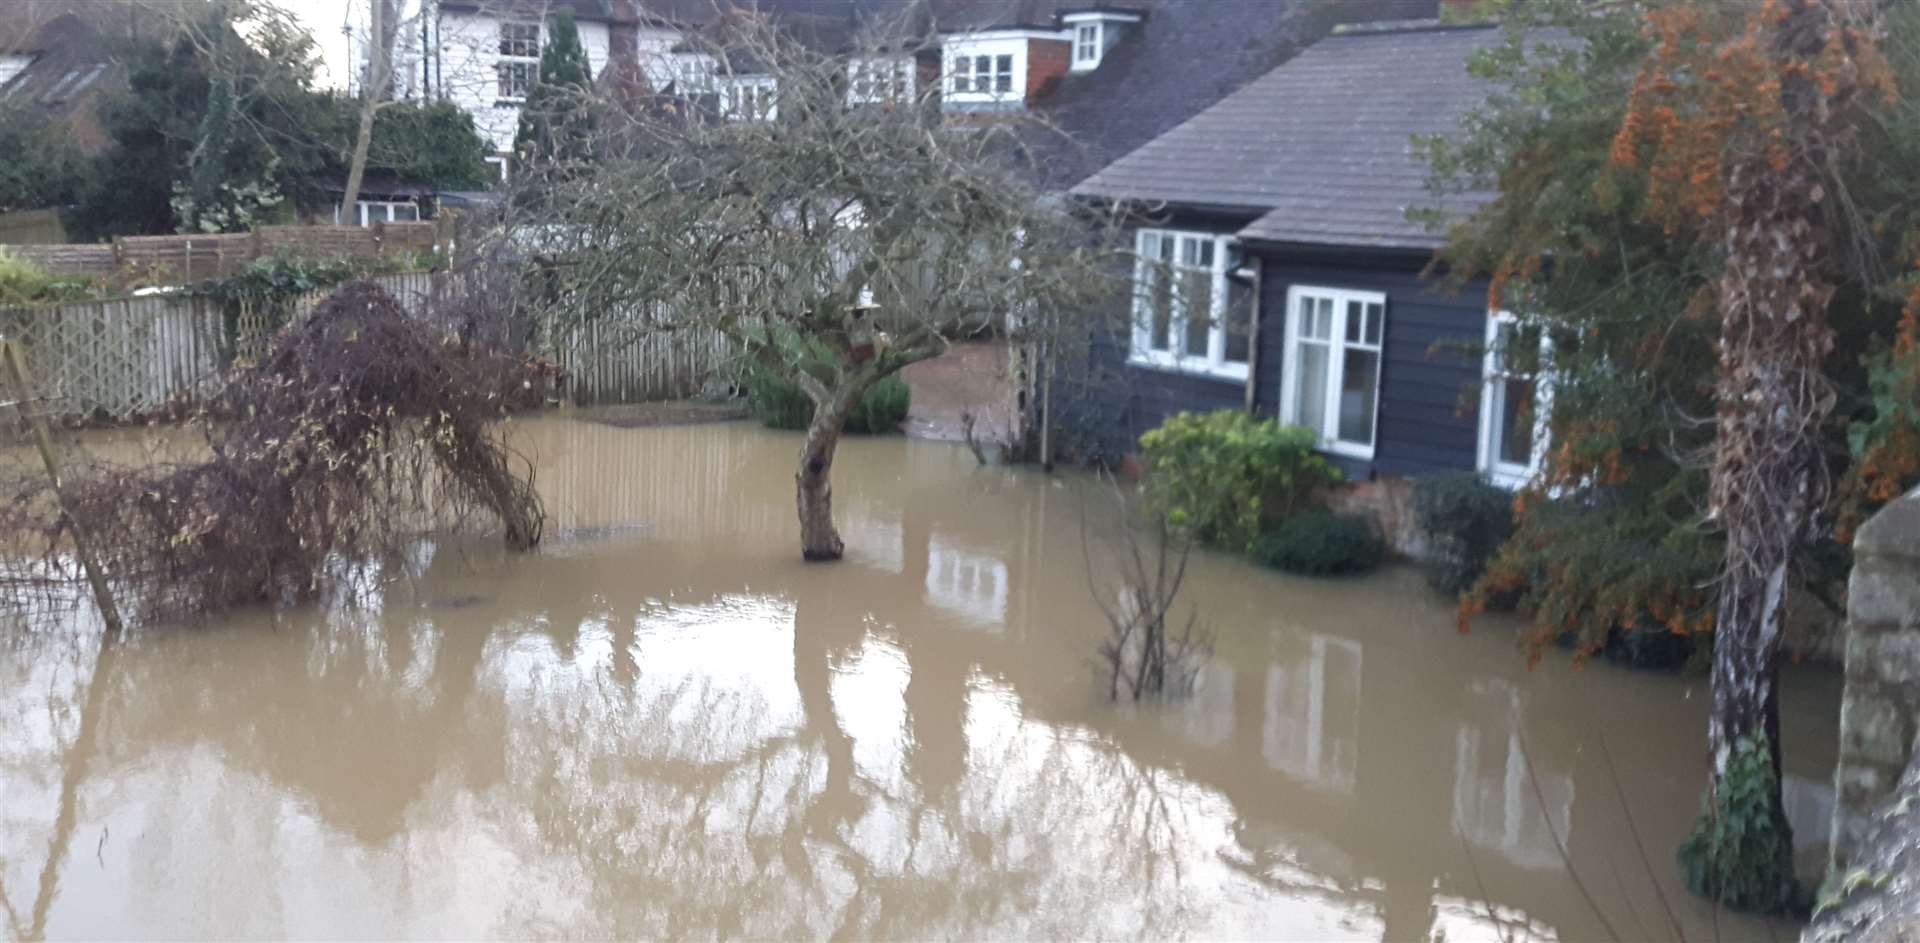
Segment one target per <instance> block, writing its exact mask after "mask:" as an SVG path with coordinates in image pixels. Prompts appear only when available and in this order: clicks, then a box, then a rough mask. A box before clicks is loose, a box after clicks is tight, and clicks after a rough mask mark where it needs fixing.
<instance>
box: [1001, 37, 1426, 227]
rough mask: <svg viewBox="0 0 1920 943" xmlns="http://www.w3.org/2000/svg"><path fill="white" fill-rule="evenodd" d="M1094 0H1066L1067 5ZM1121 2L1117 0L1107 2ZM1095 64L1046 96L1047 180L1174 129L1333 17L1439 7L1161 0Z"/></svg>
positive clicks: (1042, 143)
mask: <svg viewBox="0 0 1920 943" xmlns="http://www.w3.org/2000/svg"><path fill="white" fill-rule="evenodd" d="M1089 6H1090V4H1089V3H1087V2H1086V0H1070V2H1062V3H1060V4H1059V7H1060V9H1059V11H1058V12H1061V13H1068V12H1072V11H1073V10H1075V9H1087V8H1089ZM1101 6H1103V7H1106V8H1115V7H1117V4H1115V3H1114V2H1113V0H1108V2H1106V3H1104V4H1101ZM1132 6H1133V7H1134V8H1136V9H1140V10H1143V11H1144V12H1145V13H1146V14H1147V16H1146V19H1145V20H1144V21H1143V22H1141V23H1140V24H1138V25H1135V26H1131V27H1128V28H1126V29H1125V31H1124V32H1123V33H1122V38H1121V40H1120V41H1119V42H1118V43H1116V44H1114V46H1113V47H1112V48H1110V49H1108V50H1107V52H1106V54H1105V55H1104V56H1102V57H1101V60H1100V66H1099V68H1097V69H1094V70H1092V71H1088V72H1069V73H1068V74H1067V75H1066V76H1065V77H1064V78H1062V79H1061V80H1060V81H1059V83H1058V84H1057V85H1055V86H1054V87H1053V89H1052V90H1050V91H1049V92H1047V93H1046V95H1045V96H1043V97H1042V99H1041V100H1040V101H1039V102H1038V103H1036V105H1035V111H1036V112H1038V113H1039V114H1041V115H1043V116H1044V117H1045V119H1046V121H1047V123H1049V124H1050V125H1052V126H1053V128H1054V129H1055V130H1056V131H1057V133H1053V134H1044V133H1043V134H1041V135H1038V136H1037V140H1035V141H1034V143H1033V144H1032V145H1030V146H1031V147H1032V148H1033V149H1034V150H1035V152H1036V155H1037V156H1038V157H1039V163H1040V165H1041V166H1040V168H1039V169H1040V178H1041V183H1042V184H1043V185H1044V186H1045V187H1046V188H1047V189H1049V190H1065V189H1067V188H1068V187H1070V186H1072V185H1073V184H1076V183H1078V182H1080V181H1081V180H1084V179H1086V177H1087V176H1088V175H1090V174H1092V173H1093V172H1094V171H1096V170H1099V169H1100V168H1102V167H1105V166H1106V165H1108V164H1110V163H1112V162H1113V161H1115V160H1118V159H1119V158H1121V157H1123V156H1125V155H1127V154H1128V153H1131V152H1132V151H1133V150H1135V149H1136V148H1139V147H1140V146H1142V145H1144V144H1146V143H1147V142H1148V141H1151V140H1153V139H1154V138H1156V137H1159V136H1160V135H1162V134H1165V133H1166V132H1167V131H1169V130H1172V129H1173V128H1174V126H1176V125H1178V124H1180V123H1181V122H1182V121H1185V120H1187V119H1188V118H1191V117H1193V116H1194V115H1196V114H1198V113H1199V112H1200V111H1202V110H1204V109H1205V108H1207V106H1209V105H1212V104H1213V103H1215V102H1217V101H1219V100H1221V99H1222V98H1225V97H1226V96H1228V95H1230V94H1232V93H1234V92H1236V91H1239V90H1240V89H1241V88H1242V87H1244V86H1246V85H1247V83H1249V82H1252V81H1253V80H1254V79H1257V78H1259V77H1260V76H1262V75H1265V74H1266V73H1268V72H1270V71H1272V70H1273V68H1274V67H1275V66H1278V65H1279V64H1281V63H1282V62H1285V61H1287V60H1288V59H1289V58H1291V57H1292V56H1294V55H1295V54H1296V53H1298V52H1299V51H1300V49H1301V47H1302V46H1304V45H1305V44H1306V43H1307V42H1308V41H1310V40H1311V39H1312V38H1313V37H1314V36H1316V35H1318V34H1319V33H1320V32H1323V31H1324V30H1325V29H1326V26H1325V24H1326V23H1327V22H1328V21H1336V22H1355V21H1360V20H1370V19H1378V18H1382V17H1393V18H1398V17H1404V16H1409V15H1432V14H1433V13H1434V12H1436V11H1437V10H1438V6H1437V4H1435V3H1434V0H1342V2H1337V3H1330V2H1327V0H1317V2H1315V3H1311V4H1310V3H1303V2H1300V0H1206V2H1195V0H1159V2H1157V3H1143V2H1140V0H1135V2H1134V3H1133V4H1132Z"/></svg>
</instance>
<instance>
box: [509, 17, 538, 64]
mask: <svg viewBox="0 0 1920 943" xmlns="http://www.w3.org/2000/svg"><path fill="white" fill-rule="evenodd" d="M500 55H502V56H505V57H510V58H514V59H538V58H540V24H538V23H502V24H500Z"/></svg>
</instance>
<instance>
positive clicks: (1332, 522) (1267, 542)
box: [1253, 511, 1387, 576]
mask: <svg viewBox="0 0 1920 943" xmlns="http://www.w3.org/2000/svg"><path fill="white" fill-rule="evenodd" d="M1386 556H1387V544H1386V541H1384V540H1382V539H1380V535H1379V534H1377V533H1375V532H1374V530H1373V524H1372V523H1371V522H1369V521H1368V520H1367V519H1366V518H1364V517H1360V516H1358V515H1355V514H1334V513H1330V512H1327V511H1315V512H1312V513H1308V514H1301V515H1299V516H1297V517H1293V518H1290V519H1288V520H1287V521H1285V522H1283V523H1282V524H1281V525H1280V528H1279V529H1278V530H1275V531H1274V532H1273V533H1270V534H1267V535H1265V536H1263V537H1261V538H1260V539H1259V540H1257V541H1255V542H1254V545H1253V558H1254V559H1256V560H1258V561H1260V562H1261V563H1264V564H1266V565H1267V566H1270V567H1274V568H1276V569H1281V570H1285V571H1287V572H1289V573H1300V574H1304V575H1306V576H1333V575H1337V574H1342V573H1364V572H1366V571H1368V570H1371V569H1373V568H1374V567H1377V566H1379V565H1380V561H1382V560H1384V559H1386Z"/></svg>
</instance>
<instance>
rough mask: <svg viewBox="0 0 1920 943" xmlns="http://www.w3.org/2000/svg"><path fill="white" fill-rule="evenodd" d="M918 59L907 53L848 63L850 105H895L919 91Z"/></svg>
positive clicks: (848, 101)
mask: <svg viewBox="0 0 1920 943" xmlns="http://www.w3.org/2000/svg"><path fill="white" fill-rule="evenodd" d="M914 71H915V70H914V62H913V59H912V58H910V57H907V56H874V57H871V58H856V59H854V60H853V61H851V62H849V63H847V104H849V105H868V104H893V103H898V102H904V101H909V100H911V99H912V98H913V96H914V95H915V94H916V91H917V90H916V89H915V88H914V84H915V76H914Z"/></svg>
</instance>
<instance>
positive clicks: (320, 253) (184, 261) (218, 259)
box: [5, 215, 452, 288]
mask: <svg viewBox="0 0 1920 943" xmlns="http://www.w3.org/2000/svg"><path fill="white" fill-rule="evenodd" d="M447 219H448V222H447V225H448V226H451V224H452V223H451V220H452V217H451V215H449V216H448V218H447ZM450 238H451V231H450V230H447V229H445V228H444V227H443V226H442V225H441V224H440V223H436V222H415V223H407V222H401V223H381V222H377V223H374V224H373V225H371V226H262V227H260V228H258V229H255V230H254V231H252V232H245V233H231V234H220V235H177V236H122V237H120V238H118V239H115V240H113V241H112V242H111V243H99V244H96V245H12V246H7V247H6V250H5V251H6V252H7V253H8V254H10V255H13V256H16V257H18V258H23V259H28V260H30V261H32V262H34V263H35V264H37V265H39V266H41V267H43V268H45V269H48V270H49V271H53V272H59V273H62V274H69V275H83V276H87V277H89V278H100V279H105V280H107V281H109V282H111V283H113V284H114V285H116V286H118V287H121V288H129V287H133V286H138V285H191V284H194V283H196V282H202V281H207V280H209V279H217V278H227V277H230V276H232V275H235V274H238V273H239V272H240V271H241V270H242V269H245V268H246V267H247V265H248V264H250V263H251V262H252V261H253V260H254V259H256V258H259V257H261V256H267V255H275V254H279V253H287V254H292V255H300V256H304V257H309V258H338V257H342V256H346V257H352V258H374V257H378V256H381V255H389V256H404V255H426V254H428V253H431V252H433V251H435V250H436V249H439V248H443V247H444V246H445V245H446V244H447V242H448V240H449V239H450Z"/></svg>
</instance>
